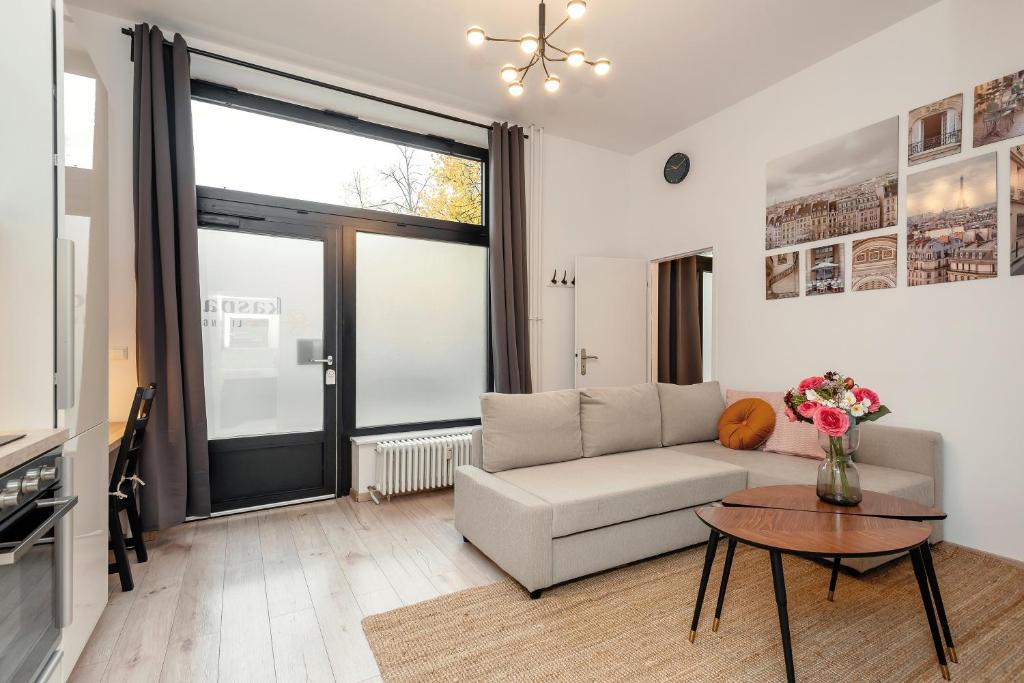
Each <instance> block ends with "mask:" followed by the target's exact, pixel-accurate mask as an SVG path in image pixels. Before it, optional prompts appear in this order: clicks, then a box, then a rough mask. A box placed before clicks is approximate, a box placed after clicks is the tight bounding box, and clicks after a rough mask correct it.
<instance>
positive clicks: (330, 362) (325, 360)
mask: <svg viewBox="0 0 1024 683" xmlns="http://www.w3.org/2000/svg"><path fill="white" fill-rule="evenodd" d="M309 362H310V363H323V364H324V365H326V366H327V367H331V366H332V365H334V356H327V358H310V359H309Z"/></svg>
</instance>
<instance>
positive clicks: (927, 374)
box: [622, 0, 1024, 559]
mask: <svg viewBox="0 0 1024 683" xmlns="http://www.w3.org/2000/svg"><path fill="white" fill-rule="evenodd" d="M1022 25H1024V3H1021V2H1019V0H981V1H979V0H945V1H944V2H941V3H939V4H937V5H935V6H933V7H932V8H930V9H928V10H925V11H923V12H921V13H920V14H917V15H915V16H912V17H910V18H909V19H907V20H905V21H903V22H901V23H899V24H896V25H894V26H892V27H890V28H889V29H887V30H885V31H884V32H882V33H879V34H877V35H875V36H872V37H871V38H868V39H867V40H864V41H863V42H861V43H859V44H857V45H855V46H853V47H851V48H849V49H847V50H844V51H843V52H841V53H839V54H837V55H835V56H833V57H831V58H829V59H827V60H825V61H823V62H820V63H818V64H816V65H815V66H813V67H811V68H809V69H807V70H805V71H803V72H801V73H799V74H797V75H795V76H793V77H791V78H789V79H787V80H785V81H783V82H781V83H779V84H777V85H775V86H773V87H771V88H769V89H767V90H765V91H762V92H761V93H758V94H756V95H754V96H752V97H750V98H748V99H746V100H744V101H742V102H740V103H738V104H736V105H734V106H733V107H730V108H729V109H727V110H725V111H722V112H720V113H718V114H716V115H715V116H713V117H711V118H709V119H706V120H704V121H702V122H701V123H699V124H696V125H694V126H692V127H691V128H689V129H687V130H684V131H682V132H680V133H678V134H677V135H675V136H673V137H672V138H670V139H668V140H665V141H664V142H662V143H659V144H657V145H655V146H653V147H651V148H649V149H647V150H645V151H644V152H642V153H640V154H637V155H636V156H634V157H633V158H632V159H631V162H630V183H631V190H630V214H629V215H630V231H631V233H632V234H631V239H630V240H628V241H626V242H623V245H622V250H623V251H630V252H631V251H635V250H636V249H638V248H639V249H641V250H642V251H643V252H644V253H645V254H646V255H647V256H649V257H652V258H654V257H658V256H662V255H666V254H673V253H679V252H685V251H688V250H692V249H697V248H701V247H705V246H707V245H709V244H710V245H713V246H714V253H715V288H716V291H715V298H716V308H717V318H716V325H717V330H718V332H717V348H716V354H717V360H716V365H717V371H718V376H719V378H720V380H721V381H722V383H723V385H724V386H726V387H734V388H741V389H780V388H782V387H786V386H789V385H792V384H794V383H795V382H797V381H798V380H799V379H800V378H801V377H804V376H806V375H809V374H812V373H820V372H822V371H824V370H828V369H832V368H835V369H838V370H841V371H845V372H846V373H849V374H851V375H852V376H854V377H855V378H857V379H858V380H860V381H862V382H864V384H866V385H868V386H871V387H873V388H875V389H877V390H878V392H879V393H880V394H881V396H882V398H883V400H884V401H885V402H886V403H887V404H888V405H889V407H890V408H891V409H892V410H893V415H892V416H890V417H887V418H885V422H886V423H888V424H893V425H905V426H912V427H920V428H925V429H934V430H937V431H939V432H941V433H942V434H943V437H944V439H945V472H946V479H945V482H946V483H945V508H946V510H947V512H948V513H949V521H948V522H947V523H946V533H947V537H948V538H949V540H951V541H954V542H957V543H962V544H964V545H968V546H972V547H975V548H980V549H983V550H987V551H990V552H994V553H998V554H1001V555H1005V556H1010V557H1014V558H1017V559H1024V514H1021V513H1020V500H1019V499H1020V496H1019V491H1020V487H1021V480H1020V474H1021V472H1022V463H1024V459H1022V458H1024V439H1022V431H1021V427H1020V420H1021V415H1022V412H1021V402H1020V399H1019V394H1020V387H1021V384H1022V381H1024V369H1022V368H1024V366H1022V365H1021V364H1020V344H1021V339H1024V316H1022V315H1021V312H1022V311H1024V277H1017V278H1011V277H1009V276H1008V265H1009V258H1008V255H1009V251H1008V250H1009V237H1010V232H1009V228H1008V221H1009V218H1008V211H1009V204H1008V190H1007V173H1008V151H1007V150H1008V148H1009V146H1010V142H1004V143H998V144H993V145H988V146H985V147H983V148H980V149H977V150H975V149H972V147H971V134H970V128H971V126H970V123H969V122H965V128H966V129H967V130H966V131H965V135H966V138H967V139H966V140H965V144H964V151H963V152H962V153H961V154H960V155H958V156H953V157H949V158H946V159H944V160H940V161H938V162H933V163H931V164H928V165H923V166H919V167H915V169H914V170H918V169H919V168H922V167H923V168H934V167H936V166H939V165H942V164H943V163H945V162H949V161H956V160H958V159H962V158H965V157H969V156H974V155H976V154H987V153H989V152H991V151H993V150H997V151H998V163H999V171H998V183H999V202H1000V204H999V271H1000V277H999V278H997V279H994V280H990V281H983V282H967V283H953V284H945V285H933V286H927V287H917V288H914V289H909V288H907V287H906V271H905V254H904V250H905V235H904V234H903V231H902V230H903V227H897V228H895V230H897V231H898V232H899V235H900V237H899V245H900V260H899V264H898V267H899V278H900V285H899V287H898V288H897V289H895V290H888V291H874V292H849V291H847V293H845V294H841V295H832V296H821V297H813V298H807V297H800V298H797V299H788V300H782V301H765V293H764V281H763V273H764V256H765V250H764V218H765V165H766V163H767V162H768V161H770V160H772V159H775V158H777V157H780V156H783V155H785V154H788V153H790V152H793V151H796V150H799V149H802V148H804V147H806V146H808V145H810V144H813V143H815V142H818V141H821V140H825V139H828V138H831V137H834V136H836V135H840V134H843V133H846V132H848V131H852V130H855V129H857V128H860V127H862V126H864V125H867V124H871V123H874V122H877V121H880V120H882V119H885V118H888V117H891V116H893V115H897V114H898V115H899V116H900V128H901V133H900V135H901V137H900V141H899V144H900V150H901V166H900V173H901V180H900V192H901V194H902V195H904V196H901V197H900V200H901V201H900V220H899V222H898V224H897V225H898V226H904V227H905V218H906V214H905V210H904V209H905V189H906V183H905V177H906V176H905V174H906V159H905V156H906V154H905V152H906V142H907V139H906V137H907V134H906V130H905V127H906V121H907V115H908V112H909V111H910V110H911V109H913V108H915V107H917V106H921V105H925V104H928V103H930V102H933V101H935V100H938V99H942V98H944V97H946V96H948V95H951V94H953V93H955V92H961V91H962V92H963V93H964V96H965V98H967V99H965V107H964V109H965V113H966V112H969V111H970V109H971V107H970V105H969V104H968V103H969V102H971V99H970V97H971V94H972V91H973V87H974V85H975V84H977V83H980V82H982V81H985V80H989V79H992V78H996V77H999V76H1002V75H1004V74H1007V73H1010V72H1012V71H1016V70H1019V69H1021V68H1024V53H1022V52H1021V42H1020V27H1021V26H1022ZM666 85H667V86H668V87H671V83H667V84H666ZM1013 142H1015V143H1017V144H1021V143H1024V139H1022V138H1018V139H1017V140H1015V141H1013ZM674 151H685V152H687V153H689V154H690V156H691V158H692V160H693V170H692V171H691V174H690V177H689V178H687V179H686V181H684V182H683V183H682V184H681V185H679V186H675V187H672V186H669V185H667V184H666V183H665V182H664V180H662V179H661V168H662V164H663V163H664V161H665V159H666V158H667V157H668V155H669V154H670V153H671V152H674ZM891 230H893V229H890V230H889V232H891ZM879 232H887V231H879ZM873 234H874V233H873ZM846 241H847V243H848V242H849V241H850V240H849V239H848V240H846ZM804 246H805V245H801V249H802V248H804ZM846 253H847V259H849V253H850V251H849V246H847V251H846ZM847 263H848V262H847Z"/></svg>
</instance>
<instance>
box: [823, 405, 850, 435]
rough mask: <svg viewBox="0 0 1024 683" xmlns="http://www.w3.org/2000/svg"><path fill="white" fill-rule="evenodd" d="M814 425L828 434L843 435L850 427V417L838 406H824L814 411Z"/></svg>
mask: <svg viewBox="0 0 1024 683" xmlns="http://www.w3.org/2000/svg"><path fill="white" fill-rule="evenodd" d="M814 426H815V427H817V428H818V431H819V432H821V433H822V434H827V435H828V436H842V435H843V434H845V433H846V430H847V429H849V428H850V418H849V417H847V415H846V413H845V412H843V411H842V410H839V409H838V408H828V407H826V406H822V407H821V408H818V410H816V411H815V413H814Z"/></svg>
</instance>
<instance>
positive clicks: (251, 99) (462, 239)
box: [192, 79, 494, 493]
mask: <svg viewBox="0 0 1024 683" xmlns="http://www.w3.org/2000/svg"><path fill="white" fill-rule="evenodd" d="M192 99H193V100H196V101H200V102H206V103H210V104H216V105H220V106H225V107H229V108H235V109H241V110H243V111H248V112H252V113H256V114H261V115H265V116H272V117H275V118H281V119H285V120H289V121H294V122H297V123H302V124H306V125H313V126H317V127H321V128H327V129H330V130H335V131H339V132H343V133H349V134H353V135H359V136H362V137H369V138H373V139H376V140H381V141H385V142H391V143H395V144H400V145H404V146H408V147H414V148H416V149H422V150H425V151H432V152H440V153H443V154H449V155H453V156H457V157H460V158H465V159H472V160H475V161H479V162H481V164H482V167H483V168H482V178H481V189H482V195H483V197H482V203H483V206H482V207H481V209H482V214H481V218H482V223H481V224H480V225H477V224H471V223H458V222H455V221H447V220H441V219H437V218H426V217H421V216H412V215H407V214H400V213H392V212H388V211H378V210H374V209H363V208H357V207H351V206H345V205H341V204H328V203H322V202H313V201H308V200H302V199H294V198H289V197H279V196H274V195H264V194H258V193H253V192H245V191H242V190H230V189H224V188H214V187H207V186H197V188H196V194H197V218H198V221H199V224H200V225H201V226H202V227H203V228H217V229H226V230H240V231H246V232H255V233H259V232H260V228H259V224H260V223H261V222H263V221H273V222H274V223H277V224H292V225H296V226H316V227H327V228H332V229H334V230H336V231H337V239H334V240H333V242H334V243H335V244H336V245H337V246H336V253H335V258H336V263H337V264H338V268H337V271H338V277H337V278H336V279H335V286H336V287H338V288H339V291H338V292H337V301H338V303H339V309H340V310H339V311H338V312H337V313H338V315H337V323H336V325H337V327H336V330H335V332H336V339H337V344H338V349H337V352H338V358H339V362H338V366H337V367H338V368H339V371H340V372H339V374H340V375H341V376H340V377H339V381H338V391H339V392H340V394H339V395H338V398H337V401H336V406H337V410H336V416H335V417H336V420H337V437H338V442H339V444H338V446H339V449H338V459H339V463H338V486H337V488H338V491H339V492H345V493H347V492H348V487H349V486H350V480H351V467H350V465H351V464H350V462H349V459H348V458H344V457H342V453H343V449H342V448H341V444H342V443H343V439H345V438H348V437H351V436H364V435H372V434H384V433H392V432H403V431H417V430H423V429H442V428H453V427H466V426H475V425H479V424H480V418H478V417H475V418H461V419H453V420H439V421H430V422H416V423H401V424H390V425H379V426H373V427H360V428H357V427H356V426H355V424H356V423H355V408H356V392H355V345H356V329H355V258H356V254H355V235H356V233H358V232H373V233H378V234H387V235H393V236H398V237H407V238H414V239H426V240H430V241H437V242H451V243H460V244H468V245H473V246H480V247H484V248H486V249H490V225H489V193H488V192H487V188H488V186H489V179H490V164H489V161H490V159H489V153H488V150H487V149H485V148H482V147H476V146H473V145H469V144H466V143H461V142H456V141H454V140H450V139H447V138H443V137H439V136H435V135H428V134H423V133H415V132H412V131H408V130H402V129H398V128H393V127H391V126H385V125H381V124H376V123H372V122H369V121H364V120H362V119H359V118H356V117H353V116H349V115H346V114H342V113H339V112H334V111H327V110H318V109H314V108H311V107H306V106H302V105H298V104H294V103H291V102H285V101H282V100H276V99H272V98H268V97H264V96H262V95H255V94H252V93H247V92H243V91H240V90H238V89H236V88H232V87H229V86H223V85H218V84H215V83H210V82H208V81H202V80H198V79H193V80H192ZM488 269H489V265H488ZM489 279H490V278H489V277H488V283H486V284H485V286H486V287H487V296H486V300H487V310H486V314H485V315H486V317H485V320H486V326H487V329H486V337H485V338H486V348H485V349H484V353H485V356H486V358H487V386H486V387H485V388H484V391H489V390H491V389H492V388H493V386H494V364H493V358H492V353H491V305H490V285H489Z"/></svg>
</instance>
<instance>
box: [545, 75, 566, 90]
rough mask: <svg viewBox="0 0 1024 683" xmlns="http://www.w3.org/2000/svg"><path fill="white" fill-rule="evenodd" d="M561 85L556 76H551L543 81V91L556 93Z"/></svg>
mask: <svg viewBox="0 0 1024 683" xmlns="http://www.w3.org/2000/svg"><path fill="white" fill-rule="evenodd" d="M561 85H562V79H561V78H559V77H558V76H556V75H554V74H551V75H550V76H548V77H547V78H545V79H544V89H545V90H547V91H548V92H558V88H559V87H561Z"/></svg>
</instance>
